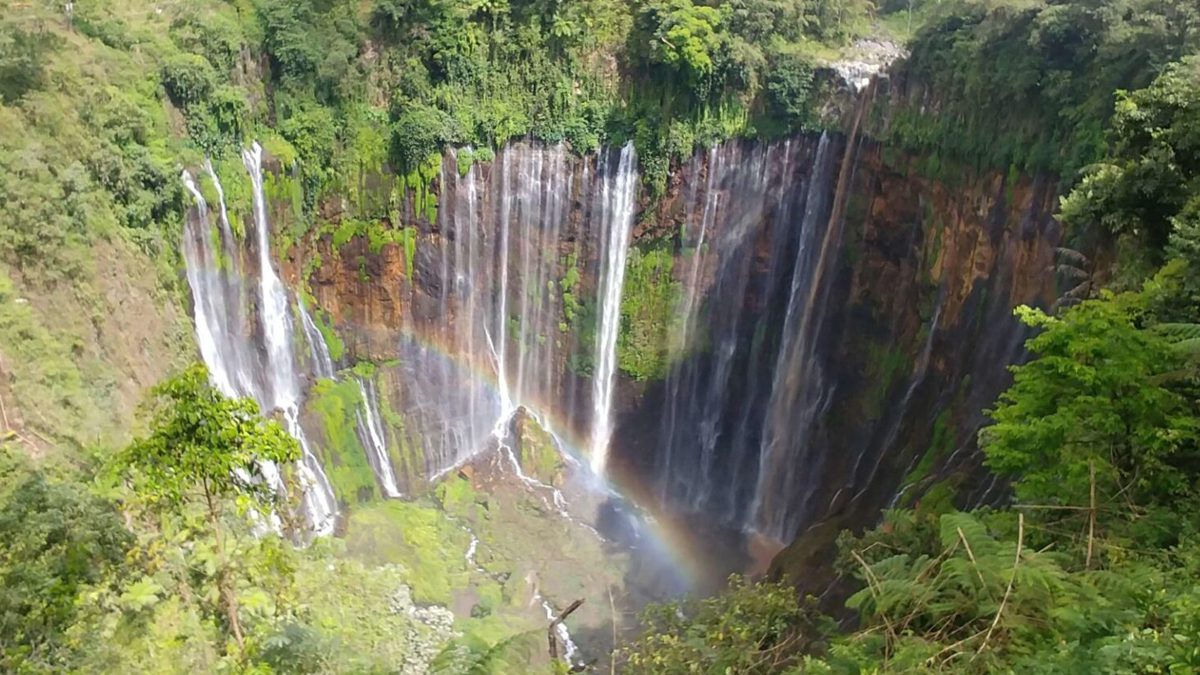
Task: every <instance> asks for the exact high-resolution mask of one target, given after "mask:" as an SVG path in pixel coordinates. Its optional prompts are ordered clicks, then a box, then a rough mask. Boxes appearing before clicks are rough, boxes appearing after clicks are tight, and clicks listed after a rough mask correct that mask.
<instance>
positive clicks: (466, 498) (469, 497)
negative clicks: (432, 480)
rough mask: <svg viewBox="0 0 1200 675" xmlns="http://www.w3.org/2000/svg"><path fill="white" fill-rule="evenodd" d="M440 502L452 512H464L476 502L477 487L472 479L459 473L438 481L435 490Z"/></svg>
mask: <svg viewBox="0 0 1200 675" xmlns="http://www.w3.org/2000/svg"><path fill="white" fill-rule="evenodd" d="M433 494H434V496H435V497H436V498H437V500H438V503H439V504H441V505H442V508H443V509H445V510H446V511H447V512H450V513H462V512H463V511H464V510H466V509H467V508H468V507H470V505H472V504H474V503H475V489H474V488H473V487H471V481H469V480H467V479H466V478H463V477H461V476H459V475H457V474H455V475H453V476H451V477H449V478H447V479H446V480H443V481H442V482H440V483H438V485H437V487H436V488H434V491H433Z"/></svg>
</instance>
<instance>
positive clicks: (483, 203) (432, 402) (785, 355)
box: [250, 91, 1058, 572]
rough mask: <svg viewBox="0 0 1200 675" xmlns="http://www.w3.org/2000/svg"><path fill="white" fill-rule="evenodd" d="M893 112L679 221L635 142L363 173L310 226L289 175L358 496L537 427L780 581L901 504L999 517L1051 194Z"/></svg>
mask: <svg viewBox="0 0 1200 675" xmlns="http://www.w3.org/2000/svg"><path fill="white" fill-rule="evenodd" d="M872 94H873V92H870V91H869V92H868V93H867V94H866V95H864V97H863V98H861V99H860V100H859V104H858V105H856V106H854V107H853V108H852V109H849V110H848V114H847V120H848V122H847V124H846V125H845V128H846V129H847V131H846V132H845V133H834V132H828V133H825V134H821V135H817V134H811V135H801V136H796V137H793V138H790V139H783V140H778V141H771V142H765V141H728V142H726V143H723V144H721V145H719V146H717V147H714V148H711V149H707V150H699V151H697V153H696V154H695V155H694V156H693V157H692V158H691V159H690V160H688V161H686V162H684V163H683V164H682V165H681V166H679V167H678V168H677V170H676V171H674V172H673V173H672V176H671V179H670V184H669V186H668V189H667V190H666V193H665V195H664V196H663V197H662V198H660V199H657V200H651V199H650V198H649V197H648V196H647V194H646V193H645V192H644V191H641V190H639V189H638V182H637V177H636V171H635V170H634V167H635V165H636V163H635V162H634V161H633V156H634V155H633V153H634V150H633V148H632V147H629V146H627V147H626V148H623V149H622V148H612V149H608V150H605V151H602V152H601V153H599V154H598V155H593V156H588V157H579V156H576V155H574V154H573V153H571V152H570V151H569V150H568V149H567V148H565V147H563V146H562V145H558V146H550V145H543V144H539V143H532V142H518V143H513V144H510V145H508V146H506V147H504V148H502V149H501V150H499V151H498V152H497V153H496V155H495V156H494V157H488V158H486V161H482V160H481V159H480V155H482V153H480V154H478V155H477V154H476V153H474V152H473V151H472V150H470V149H462V150H459V151H457V152H447V153H446V154H445V155H444V156H443V157H442V160H441V162H440V163H438V164H434V165H432V166H431V167H428V168H427V170H426V171H424V172H423V173H422V174H420V175H410V176H406V177H402V178H400V177H395V176H391V175H388V174H387V173H381V172H364V173H363V175H362V178H361V180H360V184H359V186H358V187H357V189H356V190H355V191H354V195H353V196H352V197H351V196H345V197H343V198H339V199H326V200H325V201H324V202H323V203H322V206H321V211H322V214H321V215H322V217H321V219H320V220H321V224H320V225H319V226H318V227H310V228H304V227H301V226H299V225H298V224H299V223H300V219H299V218H297V215H296V214H297V213H298V208H297V200H296V199H295V198H294V194H293V193H294V192H295V189H294V188H289V187H288V185H289V183H290V182H294V179H293V178H291V177H289V173H288V172H287V171H284V170H282V167H278V166H275V167H274V169H275V170H274V171H273V172H271V173H272V175H273V179H269V180H268V181H267V182H268V185H267V188H266V190H265V192H266V195H267V197H266V202H267V205H268V207H269V208H268V209H267V210H268V211H269V216H268V219H269V220H270V222H271V223H272V224H273V225H272V227H273V229H274V231H275V235H276V239H277V240H278V243H280V244H282V245H283V246H284V247H285V248H286V251H287V252H286V256H285V261H284V264H283V266H282V268H281V276H282V277H283V278H284V280H285V283H286V285H287V286H289V287H290V288H292V289H293V291H295V296H296V306H297V308H298V311H299V312H300V314H302V316H298V317H297V319H296V323H297V325H298V326H300V327H302V328H303V329H304V330H303V331H300V330H299V329H297V330H296V331H295V334H296V335H300V334H301V333H303V336H304V339H305V341H306V342H307V345H308V347H307V349H308V350H309V351H310V352H311V354H312V358H311V359H309V360H310V361H311V363H312V364H313V365H312V367H310V368H308V369H306V372H305V374H304V375H302V379H304V383H303V384H302V388H304V389H305V390H306V402H305V405H304V406H303V408H304V412H303V413H302V415H301V417H302V419H301V422H302V423H303V424H304V426H305V427H307V428H309V429H312V432H311V433H310V434H309V436H310V437H312V438H313V441H314V446H315V447H316V449H314V451H313V452H314V453H315V455H317V456H319V458H320V460H321V462H322V463H323V464H324V466H325V470H326V472H327V473H328V475H329V482H330V483H331V485H332V489H333V491H334V492H335V493H336V494H337V498H338V499H339V500H340V501H341V502H342V503H343V504H350V503H353V502H355V501H358V500H364V499H371V498H374V497H377V496H396V495H398V494H405V493H412V492H414V491H420V490H422V489H423V487H424V486H426V485H428V482H429V481H430V480H431V479H432V478H435V477H436V476H438V475H440V474H441V473H443V472H445V471H447V470H449V469H451V468H452V467H455V466H457V465H459V464H460V463H461V462H463V461H464V460H465V459H467V458H468V457H470V456H471V454H472V453H474V452H477V451H478V450H480V449H481V448H482V447H483V446H484V445H486V444H487V443H489V442H490V441H489V439H491V438H497V437H498V433H499V432H498V429H503V428H506V424H507V420H508V419H509V418H510V417H511V415H512V414H513V413H514V412H515V411H516V410H517V409H519V408H523V409H524V410H526V411H527V412H528V413H529V414H530V415H531V416H532V417H533V418H536V419H537V421H538V422H539V423H540V424H541V425H542V426H543V427H545V428H547V429H548V430H550V431H551V432H552V433H553V434H554V436H555V437H556V438H557V439H558V442H559V443H560V444H561V445H564V446H565V447H566V449H567V450H568V451H569V452H571V453H572V454H573V455H574V456H575V458H576V459H577V460H579V461H580V462H581V463H587V462H588V460H591V464H592V466H593V467H596V468H602V469H603V471H604V473H605V474H606V476H607V478H608V479H609V480H610V481H612V482H613V483H614V484H615V485H616V486H618V487H619V488H620V489H621V490H622V491H623V492H625V493H626V494H630V495H632V496H633V497H634V498H635V499H636V500H637V501H638V502H639V503H642V504H643V505H648V506H651V507H652V508H661V509H663V510H664V511H666V512H669V513H683V514H698V515H700V516H702V517H703V518H704V519H705V520H707V521H708V522H711V523H718V524H720V525H721V526H724V527H728V528H730V529H734V530H740V531H747V532H753V533H755V534H757V535H761V537H762V538H765V539H768V540H771V541H775V542H778V543H779V545H783V544H788V543H790V542H793V541H795V542H796V543H795V544H793V545H792V546H791V547H790V548H789V549H787V550H786V551H784V553H783V554H782V555H781V556H780V557H779V558H778V562H779V565H778V569H779V570H780V571H783V572H791V571H794V570H796V569H801V568H804V567H806V566H807V562H805V561H806V560H807V559H808V558H810V557H811V558H813V559H814V560H815V559H816V558H817V557H821V556H826V557H824V562H826V563H827V562H828V557H827V555H828V549H827V546H828V545H829V544H830V543H831V542H832V534H833V533H835V532H836V531H837V530H838V529H841V528H844V527H860V526H864V525H868V524H871V523H872V522H874V521H875V520H876V519H877V517H878V513H879V510H880V509H881V508H885V507H887V506H889V505H894V504H901V505H911V504H913V503H914V502H915V500H917V499H926V500H939V499H940V500H944V499H947V498H949V497H950V495H952V494H953V495H956V497H955V498H956V499H958V500H959V501H961V502H969V503H977V502H980V501H987V500H990V499H996V498H998V497H999V496H1000V495H1002V494H1003V489H1004V487H1003V485H1000V484H997V483H996V482H995V481H993V480H990V479H989V477H988V476H987V474H986V472H984V471H982V470H981V468H980V465H979V457H978V452H977V449H976V446H975V434H976V432H977V430H978V428H979V427H980V426H981V425H982V424H983V423H984V421H985V417H984V414H983V410H985V409H986V408H987V407H988V406H989V405H990V404H991V402H992V401H993V400H994V399H995V396H996V395H997V394H998V393H999V392H1000V391H1001V390H1002V389H1003V387H1004V386H1006V384H1007V371H1006V366H1007V365H1008V364H1010V363H1013V362H1015V361H1018V360H1019V359H1020V358H1022V356H1023V351H1022V343H1023V340H1024V338H1025V337H1026V333H1025V330H1024V329H1023V328H1022V327H1021V326H1020V325H1019V324H1018V323H1017V322H1016V321H1015V320H1014V319H1013V317H1012V315H1011V310H1012V308H1013V307H1014V306H1015V305H1017V304H1021V303H1033V304H1042V305H1045V304H1048V303H1049V302H1050V301H1052V299H1053V295H1054V289H1053V274H1052V271H1051V267H1052V259H1053V247H1054V245H1055V242H1056V241H1057V238H1058V232H1057V226H1056V224H1055V221H1054V220H1053V219H1052V217H1051V215H1050V214H1051V212H1052V209H1053V207H1054V199H1055V185H1054V183H1053V181H1051V180H1048V179H1045V178H1037V177H1025V176H1021V175H1018V174H1013V173H1011V172H1008V173H1005V172H978V171H972V170H967V169H963V170H961V171H954V170H952V169H951V168H950V167H945V166H943V167H940V169H939V171H937V172H933V171H930V170H929V167H930V158H929V157H917V156H911V155H908V154H905V153H903V152H900V151H897V150H895V149H893V148H890V147H888V146H887V145H885V144H882V143H880V142H878V141H876V140H873V139H872V138H871V137H870V135H869V134H867V133H859V127H860V122H862V121H863V117H864V115H866V114H867V111H869V110H870V109H871V108H870V106H869V105H867V103H869V102H870V101H871V100H872V99H871V95H872ZM873 125H874V123H873V122H872V121H871V120H867V123H864V124H862V125H861V126H863V128H864V129H866V130H870V129H871V128H872V127H873ZM268 166H270V163H268ZM289 195H291V196H290V197H289ZM364 204H374V205H377V206H378V205H384V206H385V207H386V208H387V212H388V214H389V215H388V216H387V217H386V218H378V217H374V218H372V217H362V214H363V213H364V211H366V210H369V209H364ZM630 230H632V233H631V234H630ZM257 246H259V248H261V246H262V245H261V244H258V245H257ZM254 247H255V244H253V243H251V244H250V248H251V249H253V248H254ZM617 271H620V274H617ZM305 308H307V310H306V309H305ZM606 360H607V365H606ZM322 363H326V364H327V365H324V366H322V365H320V364H322ZM613 363H615V365H616V369H615V370H616V372H615V379H613V380H612V384H613V385H615V386H611V387H609V386H608V385H607V384H606V383H608V382H609V381H610V380H609V377H608V375H609V372H610V370H611V367H612V365H613ZM599 453H603V459H602V460H601V461H599V462H597V461H596V458H597V456H598V454H599ZM826 567H827V565H826Z"/></svg>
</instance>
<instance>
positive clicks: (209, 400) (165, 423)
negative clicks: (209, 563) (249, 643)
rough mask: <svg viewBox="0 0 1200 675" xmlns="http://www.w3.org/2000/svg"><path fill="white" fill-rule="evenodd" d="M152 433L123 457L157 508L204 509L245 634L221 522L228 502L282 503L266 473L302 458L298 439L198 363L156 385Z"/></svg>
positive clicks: (220, 580) (232, 617)
mask: <svg viewBox="0 0 1200 675" xmlns="http://www.w3.org/2000/svg"><path fill="white" fill-rule="evenodd" d="M149 412H150V423H149V433H148V434H147V435H146V436H144V437H142V438H139V439H137V440H135V441H134V442H133V443H131V444H130V445H129V447H128V448H126V449H125V451H124V452H123V453H122V454H121V457H120V465H121V466H122V467H124V468H125V470H126V472H127V474H128V476H129V478H130V481H131V483H132V485H133V488H134V490H135V492H136V493H137V494H138V495H139V496H141V497H143V498H144V499H145V500H146V501H147V502H148V503H150V504H151V505H152V506H155V507H157V508H160V509H163V510H166V511H168V512H173V513H176V514H185V513H186V512H187V511H188V510H190V509H192V508H195V507H199V509H200V511H201V512H202V514H203V516H204V518H205V520H206V521H207V524H208V526H209V528H210V529H211V531H212V535H213V537H214V538H215V543H216V549H217V555H218V558H219V560H218V569H217V575H216V576H217V585H218V588H219V592H220V596H221V602H222V605H223V606H224V610H225V614H226V618H227V619H228V621H229V630H230V631H231V632H232V634H233V636H234V639H235V640H236V641H237V643H238V646H239V647H242V646H244V644H243V636H242V628H241V623H240V622H239V620H238V599H237V593H236V588H235V584H234V578H233V574H232V570H231V568H230V562H229V559H228V556H227V555H226V548H225V534H224V530H223V527H222V524H221V521H222V517H223V514H224V511H225V508H226V504H227V502H228V500H230V499H231V498H236V499H238V500H239V501H241V502H242V503H243V504H246V505H248V506H250V507H253V508H257V509H260V510H263V511H266V510H269V509H270V508H271V507H273V506H275V505H276V504H277V502H278V499H277V495H276V493H275V490H276V487H277V486H274V485H270V484H269V482H268V481H267V480H265V479H264V477H263V474H262V471H261V468H262V467H263V466H264V465H269V464H283V463H286V462H291V461H294V460H296V459H297V458H298V457H299V456H300V451H299V447H298V445H297V443H296V440H295V439H294V438H292V437H291V436H289V435H288V434H287V432H286V431H284V430H283V428H282V427H281V426H280V425H279V424H278V423H277V422H274V421H271V420H265V419H263V418H262V417H261V416H260V415H259V410H258V404H256V403H255V402H254V401H253V400H251V399H245V398H243V399H232V398H228V397H226V396H225V395H224V394H222V393H221V392H219V391H217V390H216V389H215V388H213V387H212V386H211V385H210V384H209V381H208V371H207V369H205V368H204V366H202V365H199V364H197V365H193V366H191V367H190V368H188V369H186V370H184V371H183V372H182V373H180V374H179V375H176V376H175V377H172V378H170V379H168V380H166V381H165V382H163V383H161V384H159V385H158V386H156V387H155V388H154V389H153V390H152V392H151V399H150V404H149Z"/></svg>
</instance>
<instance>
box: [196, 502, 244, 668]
mask: <svg viewBox="0 0 1200 675" xmlns="http://www.w3.org/2000/svg"><path fill="white" fill-rule="evenodd" d="M204 500H205V502H206V503H207V506H208V522H209V523H210V524H211V525H212V528H213V536H214V537H215V538H216V540H217V589H218V590H219V591H220V594H221V604H222V605H224V606H225V617H226V618H227V619H228V620H229V630H230V631H232V632H233V639H234V640H235V641H236V642H237V645H238V651H239V652H242V651H245V649H246V642H245V639H244V638H243V637H242V622H241V621H240V620H239V619H238V599H237V590H236V589H235V588H234V586H233V579H232V578H230V576H229V564H228V558H227V557H226V555H225V537H224V533H223V532H222V531H221V520H220V518H219V517H218V514H217V507H216V504H214V503H213V498H212V493H211V492H209V489H208V482H207V481H206V482H205V483H204Z"/></svg>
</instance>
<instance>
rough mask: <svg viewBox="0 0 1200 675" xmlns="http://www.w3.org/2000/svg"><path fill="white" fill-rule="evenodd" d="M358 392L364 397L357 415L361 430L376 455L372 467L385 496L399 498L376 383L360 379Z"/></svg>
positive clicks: (398, 489)
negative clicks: (381, 417) (381, 418)
mask: <svg viewBox="0 0 1200 675" xmlns="http://www.w3.org/2000/svg"><path fill="white" fill-rule="evenodd" d="M358 391H359V394H360V395H361V396H362V401H363V405H362V409H361V410H359V411H358V412H356V413H355V415H356V416H357V421H358V426H359V429H360V430H361V431H362V432H363V434H362V435H364V436H366V438H365V440H366V445H367V446H369V448H368V449H369V450H370V451H371V452H372V453H373V454H374V457H375V461H373V462H371V467H372V468H373V469H374V470H375V475H376V477H378V479H379V484H380V486H381V487H382V488H383V494H384V495H386V496H388V497H399V496H400V488H399V487H397V486H396V474H395V472H394V471H393V470H392V461H391V459H390V458H389V457H388V449H387V440H386V436H385V434H384V431H383V425H382V424H381V423H380V419H379V417H380V415H379V404H378V401H377V399H378V396H377V394H376V392H375V383H374V382H373V381H371V380H364V379H363V378H358Z"/></svg>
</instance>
